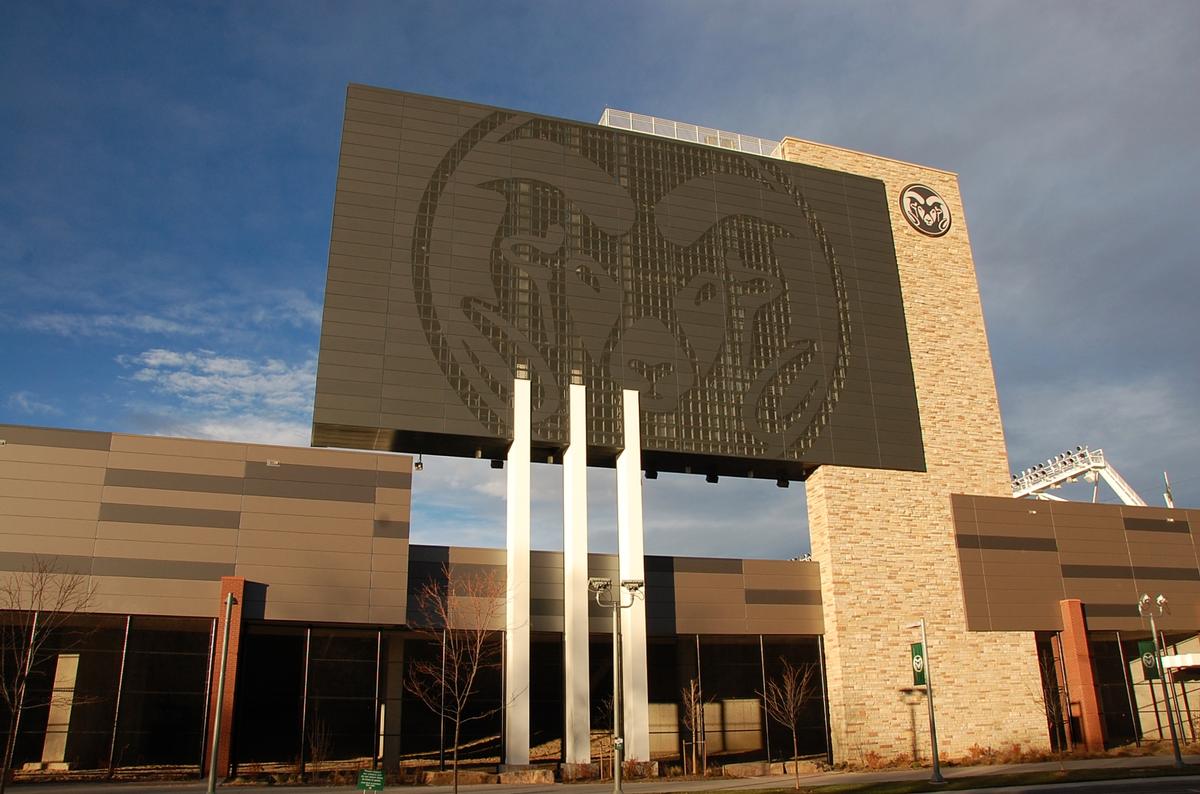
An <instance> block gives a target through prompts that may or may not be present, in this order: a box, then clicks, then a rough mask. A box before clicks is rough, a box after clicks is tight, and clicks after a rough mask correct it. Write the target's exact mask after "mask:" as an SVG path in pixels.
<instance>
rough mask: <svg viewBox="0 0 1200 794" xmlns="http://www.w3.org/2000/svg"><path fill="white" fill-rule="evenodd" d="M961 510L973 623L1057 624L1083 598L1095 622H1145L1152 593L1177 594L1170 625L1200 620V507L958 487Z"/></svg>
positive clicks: (957, 520)
mask: <svg viewBox="0 0 1200 794" xmlns="http://www.w3.org/2000/svg"><path fill="white" fill-rule="evenodd" d="M951 509H952V512H953V515H954V526H955V533H956V541H957V545H958V554H959V566H960V571H961V574H962V582H963V601H964V606H965V609H966V615H967V627H968V628H970V629H972V630H976V631H988V630H991V631H1057V630H1060V629H1061V628H1062V618H1061V614H1060V612H1059V606H1058V602H1059V601H1060V600H1062V599H1064V598H1078V599H1080V600H1081V601H1083V605H1084V615H1085V616H1086V617H1087V620H1088V627H1089V628H1090V629H1096V630H1118V631H1136V630H1139V629H1143V628H1145V627H1144V626H1143V625H1142V620H1141V618H1140V617H1139V616H1138V614H1137V608H1136V603H1137V599H1138V598H1139V596H1140V595H1141V594H1142V593H1150V594H1151V595H1157V594H1158V593H1162V594H1164V595H1166V596H1167V597H1168V599H1169V600H1170V602H1171V614H1170V615H1167V616H1165V617H1163V618H1161V620H1160V623H1162V625H1163V626H1164V627H1165V628H1180V629H1189V630H1194V629H1195V628H1196V627H1197V626H1200V565H1198V564H1197V556H1196V552H1197V543H1196V539H1195V537H1194V536H1193V534H1192V527H1194V526H1195V525H1196V517H1195V515H1194V514H1195V513H1196V511H1189V510H1168V509H1166V508H1155V507H1127V506H1125V505H1107V504H1085V503H1079V502H1053V501H1035V500H1028V499H1006V498H1003V497H982V496H964V495H957V494H956V495H954V496H952V497H951Z"/></svg>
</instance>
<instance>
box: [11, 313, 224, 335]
mask: <svg viewBox="0 0 1200 794" xmlns="http://www.w3.org/2000/svg"><path fill="white" fill-rule="evenodd" d="M22 325H24V327H25V328H27V329H28V330H30V331H40V332H42V333H49V334H57V335H58V336H68V337H76V336H89V337H90V336H121V335H123V334H125V333H130V332H132V333H142V334H189V335H190V334H197V333H201V329H199V328H197V327H194V326H188V325H184V324H182V323H178V322H175V321H173V320H168V319H166V318H164V317H156V316H154V315H150V314H72V313H68V312H46V313H42V314H32V315H29V316H28V317H26V318H25V320H24V321H23V323H22Z"/></svg>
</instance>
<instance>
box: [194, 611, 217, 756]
mask: <svg viewBox="0 0 1200 794" xmlns="http://www.w3.org/2000/svg"><path fill="white" fill-rule="evenodd" d="M216 652H217V619H216V618H213V619H212V626H210V627H209V629H208V669H207V670H205V671H204V718H203V719H202V720H201V721H200V759H199V761H198V762H197V764H196V765H197V766H198V767H199V768H200V776H201V777H204V751H205V750H207V749H208V721H209V719H210V718H211V715H212V699H213V691H212V685H213V662H214V660H215V659H216V656H215V654H216Z"/></svg>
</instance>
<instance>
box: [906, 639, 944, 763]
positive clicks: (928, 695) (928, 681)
mask: <svg viewBox="0 0 1200 794" xmlns="http://www.w3.org/2000/svg"><path fill="white" fill-rule="evenodd" d="M904 628H906V629H920V630H921V657H922V658H921V670H922V671H923V672H924V673H925V702H926V703H928V704H929V743H930V745H931V749H932V750H933V774H932V775H931V776H930V778H929V782H930V783H945V782H946V778H944V777H942V762H941V759H939V758H938V748H937V722H936V721H935V720H934V718H933V667H932V666H931V665H930V664H929V642H928V640H926V639H925V618H921V619H920V620H918V621H916V622H914V623H908V624H905V626H904ZM914 662H915V659H914ZM913 669H914V670H916V665H915V664H914V665H913Z"/></svg>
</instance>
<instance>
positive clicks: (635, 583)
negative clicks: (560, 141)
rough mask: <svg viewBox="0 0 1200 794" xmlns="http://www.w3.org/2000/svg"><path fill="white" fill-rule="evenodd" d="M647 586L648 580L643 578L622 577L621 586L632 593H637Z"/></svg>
mask: <svg viewBox="0 0 1200 794" xmlns="http://www.w3.org/2000/svg"><path fill="white" fill-rule="evenodd" d="M645 586H646V582H645V581H644V580H642V579H622V580H621V587H624V588H625V589H626V590H628V591H629V592H631V593H636V592H637V591H638V590H641V589H642V588H643V587H645Z"/></svg>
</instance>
